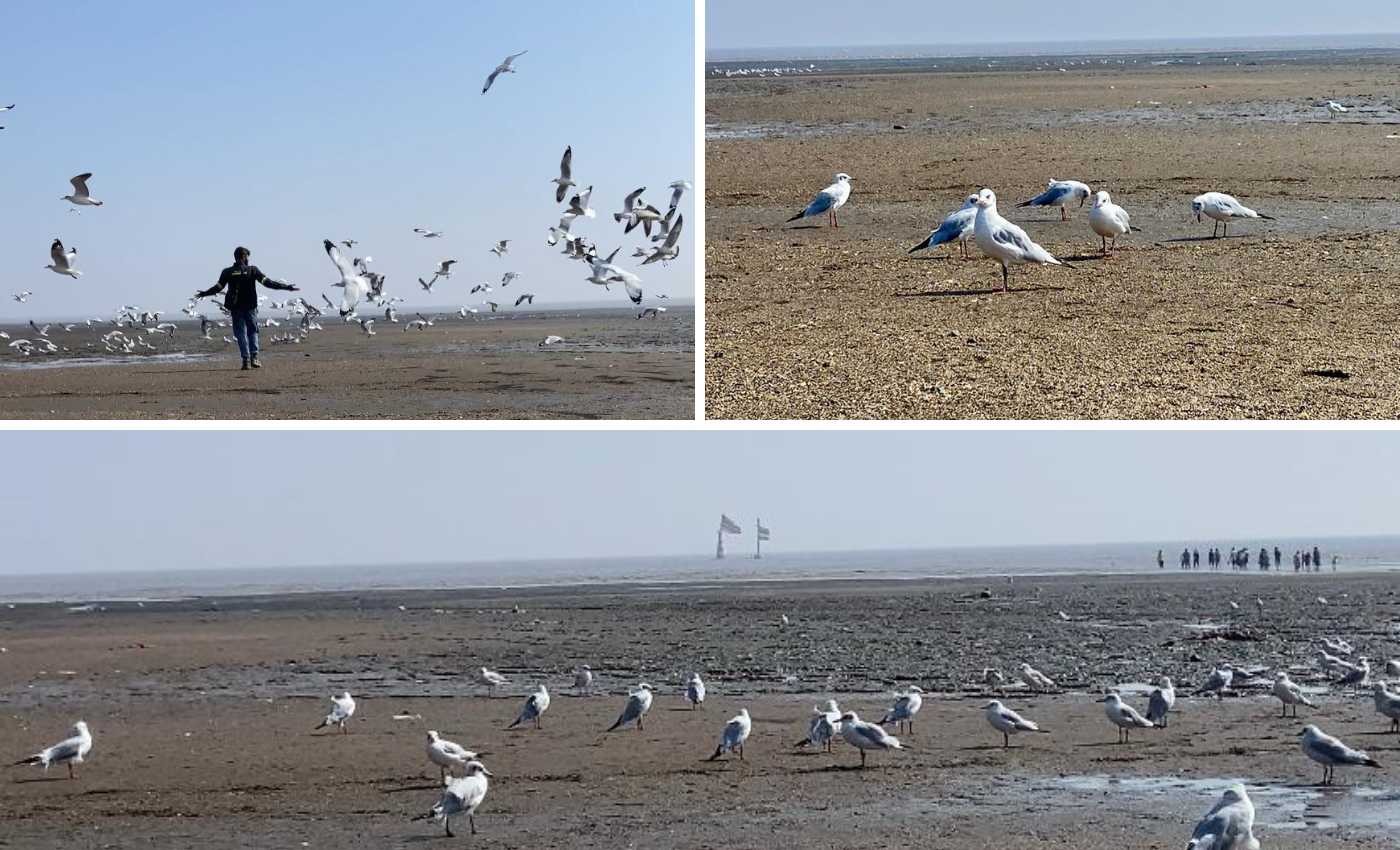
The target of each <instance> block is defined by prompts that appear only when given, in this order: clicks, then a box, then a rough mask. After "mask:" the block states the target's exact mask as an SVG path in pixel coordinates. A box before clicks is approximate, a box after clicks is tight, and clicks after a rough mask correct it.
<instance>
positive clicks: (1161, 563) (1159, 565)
mask: <svg viewBox="0 0 1400 850" xmlns="http://www.w3.org/2000/svg"><path fill="white" fill-rule="evenodd" d="M1166 566H1167V562H1166V561H1165V560H1163V559H1162V550H1161V549H1158V550H1157V569H1159V570H1162V569H1166Z"/></svg>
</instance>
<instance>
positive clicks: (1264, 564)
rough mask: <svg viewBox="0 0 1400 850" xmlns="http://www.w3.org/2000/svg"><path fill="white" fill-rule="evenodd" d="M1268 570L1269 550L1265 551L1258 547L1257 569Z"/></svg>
mask: <svg viewBox="0 0 1400 850" xmlns="http://www.w3.org/2000/svg"><path fill="white" fill-rule="evenodd" d="M1268 568H1269V550H1268V549H1265V548H1264V547H1263V546H1260V547H1259V569H1261V570H1267V569H1268Z"/></svg>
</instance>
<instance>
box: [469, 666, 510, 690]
mask: <svg viewBox="0 0 1400 850" xmlns="http://www.w3.org/2000/svg"><path fill="white" fill-rule="evenodd" d="M477 678H478V679H480V680H481V683H482V684H483V685H485V686H486V692H487V694H488V695H489V696H493V697H494V696H495V695H496V688H498V687H500V686H501V685H504V684H506V682H507V681H508V680H507V679H506V677H505V676H502V675H501V674H500V673H497V672H496V671H495V670H490V669H488V668H486V667H482V668H481V672H480V673H478V674H477Z"/></svg>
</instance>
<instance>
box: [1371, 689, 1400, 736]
mask: <svg viewBox="0 0 1400 850" xmlns="http://www.w3.org/2000/svg"><path fill="white" fill-rule="evenodd" d="M1371 695H1372V696H1374V697H1375V700H1376V713H1377V714H1380V715H1382V716H1384V717H1388V718H1389V719H1390V731H1392V732H1400V694H1395V693H1391V692H1390V690H1389V689H1387V688H1386V686H1385V683H1383V682H1377V683H1376V684H1375V685H1373V686H1372V687H1371Z"/></svg>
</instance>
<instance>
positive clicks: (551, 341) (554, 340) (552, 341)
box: [539, 334, 592, 681]
mask: <svg viewBox="0 0 1400 850" xmlns="http://www.w3.org/2000/svg"><path fill="white" fill-rule="evenodd" d="M563 341H564V338H563V337H562V336H554V335H553V334H550V335H549V336H547V337H545V338H544V339H542V340H540V346H539V347H540V348H544V347H545V346H546V345H557V344H558V343H561V342H563ZM589 676H590V678H589V681H592V678H591V677H592V674H591V673H590V674H589Z"/></svg>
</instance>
